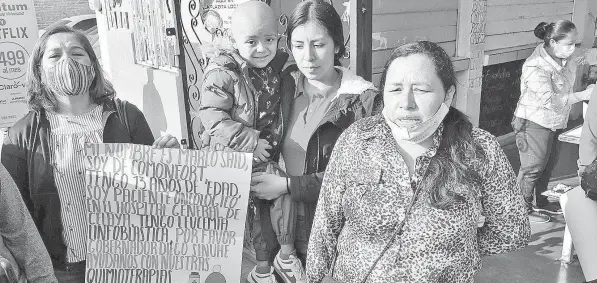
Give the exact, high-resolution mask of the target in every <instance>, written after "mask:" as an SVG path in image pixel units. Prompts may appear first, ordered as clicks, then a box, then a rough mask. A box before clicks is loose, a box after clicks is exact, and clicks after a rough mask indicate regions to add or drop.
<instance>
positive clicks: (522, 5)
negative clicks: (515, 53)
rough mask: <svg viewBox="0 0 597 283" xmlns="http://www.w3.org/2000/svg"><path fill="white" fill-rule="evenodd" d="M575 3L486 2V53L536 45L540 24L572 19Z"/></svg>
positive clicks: (564, 0)
mask: <svg viewBox="0 0 597 283" xmlns="http://www.w3.org/2000/svg"><path fill="white" fill-rule="evenodd" d="M573 9H574V1H573V0H487V26H486V28H485V35H486V37H485V50H487V51H490V50H498V49H505V48H511V47H516V46H525V45H532V46H533V47H534V45H536V44H537V43H539V42H540V40H539V39H538V38H536V37H535V35H534V34H533V30H534V29H535V27H536V26H537V24H539V23H540V22H542V21H543V22H553V21H556V20H560V19H566V20H572V12H573Z"/></svg>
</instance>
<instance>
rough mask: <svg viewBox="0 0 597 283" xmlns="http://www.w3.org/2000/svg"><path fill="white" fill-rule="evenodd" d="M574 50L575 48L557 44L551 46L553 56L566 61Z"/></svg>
mask: <svg viewBox="0 0 597 283" xmlns="http://www.w3.org/2000/svg"><path fill="white" fill-rule="evenodd" d="M575 50H576V47H575V46H574V45H570V46H567V45H561V44H559V43H556V44H554V45H553V54H554V55H555V56H556V57H558V58H560V59H568V58H569V57H570V56H572V53H574V51H575Z"/></svg>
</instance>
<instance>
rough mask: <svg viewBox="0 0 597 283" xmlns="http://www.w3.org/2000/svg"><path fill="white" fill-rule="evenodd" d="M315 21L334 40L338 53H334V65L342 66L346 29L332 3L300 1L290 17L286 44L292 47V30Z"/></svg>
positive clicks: (316, 0) (319, 0) (311, 0)
mask: <svg viewBox="0 0 597 283" xmlns="http://www.w3.org/2000/svg"><path fill="white" fill-rule="evenodd" d="M309 21H315V22H317V23H318V24H320V25H321V26H322V27H323V28H325V30H327V32H328V34H329V35H330V37H331V38H332V40H333V41H334V45H335V46H336V47H337V48H338V53H336V54H335V55H334V65H335V66H340V65H341V64H340V58H342V56H344V53H346V47H345V46H344V31H343V30H342V19H340V15H338V12H336V9H334V6H332V4H329V3H327V2H325V1H321V0H307V1H302V2H299V3H298V5H296V7H295V8H294V10H293V11H292V14H291V15H290V18H289V19H288V28H287V29H286V44H287V45H288V48H289V49H292V31H294V29H295V28H297V27H299V26H301V25H304V24H306V23H307V22H309Z"/></svg>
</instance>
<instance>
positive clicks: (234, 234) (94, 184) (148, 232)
mask: <svg viewBox="0 0 597 283" xmlns="http://www.w3.org/2000/svg"><path fill="white" fill-rule="evenodd" d="M85 153H86V157H85V166H86V169H87V170H86V199H87V210H88V231H87V235H88V237H87V273H86V281H87V282H100V283H101V282H139V283H141V282H142V283H153V282H156V283H161V282H164V283H182V282H185V283H187V282H202V283H203V282H207V283H209V281H210V280H206V279H209V278H212V279H214V280H215V279H216V278H219V279H218V280H220V279H224V280H225V281H217V280H215V281H214V282H235V281H237V280H238V278H240V276H241V274H240V266H241V263H242V262H241V261H242V248H243V239H242V238H243V232H244V225H245V216H246V209H247V202H248V196H249V186H250V178H251V154H250V153H236V152H213V151H197V150H185V149H155V148H152V147H150V146H142V145H133V144H87V145H86V146H85Z"/></svg>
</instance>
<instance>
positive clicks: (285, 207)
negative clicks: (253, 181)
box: [249, 161, 296, 261]
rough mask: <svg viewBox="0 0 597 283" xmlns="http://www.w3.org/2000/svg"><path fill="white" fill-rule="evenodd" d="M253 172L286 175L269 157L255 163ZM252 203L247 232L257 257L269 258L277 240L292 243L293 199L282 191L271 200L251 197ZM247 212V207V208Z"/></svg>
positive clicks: (277, 242)
mask: <svg viewBox="0 0 597 283" xmlns="http://www.w3.org/2000/svg"><path fill="white" fill-rule="evenodd" d="M253 172H265V173H270V174H275V175H278V176H284V177H286V174H285V173H284V172H283V171H282V170H281V169H280V168H279V167H278V164H277V163H275V162H273V161H270V162H267V163H261V164H257V165H256V166H255V167H254V168H253ZM251 199H252V202H253V205H254V207H255V208H254V215H253V221H252V223H251V226H252V229H251V236H252V238H253V247H254V248H255V254H256V259H257V260H258V261H269V260H270V258H272V253H273V252H275V250H276V249H277V244H280V245H289V244H294V239H295V228H296V203H295V202H294V201H293V200H292V198H291V196H290V194H283V195H281V196H280V197H278V198H277V199H274V200H263V199H258V198H256V197H251ZM249 212H250V211H249ZM262 219H263V221H268V220H269V219H271V225H272V226H273V228H274V229H273V232H274V233H272V231H271V229H263V226H269V225H264V224H262Z"/></svg>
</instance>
